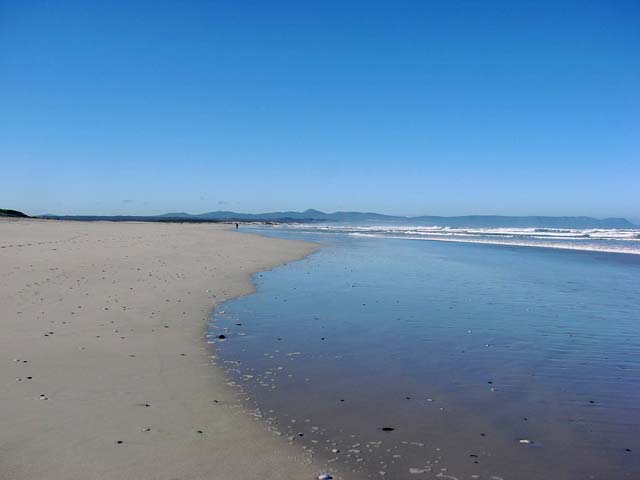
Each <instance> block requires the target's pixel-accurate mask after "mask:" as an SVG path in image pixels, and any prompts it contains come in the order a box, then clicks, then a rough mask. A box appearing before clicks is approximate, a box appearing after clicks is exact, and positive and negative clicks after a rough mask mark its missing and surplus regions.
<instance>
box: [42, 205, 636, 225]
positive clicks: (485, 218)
mask: <svg viewBox="0 0 640 480" xmlns="http://www.w3.org/2000/svg"><path fill="white" fill-rule="evenodd" d="M47 217H48V218H60V219H69V220H110V221H136V220H137V221H156V222H171V221H182V222H185V221H186V222H221V221H241V222H252V221H253V222H303V223H304V222H314V223H317V222H341V223H349V224H369V225H371V224H390V225H393V224H396V225H400V224H402V225H421V226H430V225H438V226H444V227H468V228H526V227H530V228H635V227H636V225H634V224H632V223H631V222H629V221H628V220H627V219H625V218H603V219H598V218H592V217H543V216H500V215H466V216H459V217H440V216H432V215H423V216H417V217H402V216H394V215H383V214H380V213H372V212H333V213H325V212H321V211H319V210H313V209H310V210H305V211H303V212H295V211H285V212H270V213H238V212H230V211H216V212H207V213H200V214H190V213H186V212H173V213H165V214H164V215H157V216H52V215H50V216H47Z"/></svg>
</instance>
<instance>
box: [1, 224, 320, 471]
mask: <svg viewBox="0 0 640 480" xmlns="http://www.w3.org/2000/svg"><path fill="white" fill-rule="evenodd" d="M317 248H318V247H317V246H316V245H313V244H309V243H304V242H298V241H289V240H281V239H273V238H266V237H262V236H258V235H253V234H243V233H240V234H239V233H237V232H234V231H230V229H229V228H228V226H221V225H219V224H165V223H163V224H154V223H112V222H77V221H74V222H64V221H49V220H0V302H1V304H2V307H3V308H2V311H3V314H4V315H3V317H4V318H3V319H2V324H1V325H0V328H2V335H1V336H0V351H2V362H0V379H1V381H0V397H1V398H2V399H3V401H2V407H1V408H2V415H0V478H2V479H17V480H18V479H19V480H23V479H37V478H38V479H39V478H48V479H53V480H56V479H60V480H62V479H85V478H105V479H110V478H114V479H115V478H118V479H141V478H144V479H156V478H157V479H178V478H180V479H199V478H214V479H215V478H233V479H244V478H247V479H249V478H261V479H271V478H273V479H276V478H278V479H280V478H314V475H315V476H317V474H318V473H319V471H320V466H319V465H316V464H314V463H313V461H312V460H311V459H310V458H309V457H308V456H307V455H306V454H305V453H304V451H303V450H302V449H299V448H297V447H295V446H291V445H289V444H287V443H286V442H284V441H281V440H280V439H278V438H276V437H274V436H273V435H272V434H271V433H269V432H268V431H267V430H266V428H265V426H264V425H263V424H262V423H261V422H258V421H254V420H252V419H251V418H250V417H249V416H248V415H247V414H246V412H245V411H244V409H243V408H242V407H241V405H240V402H239V401H238V399H237V392H235V391H234V390H233V389H232V388H231V387H229V386H228V385H227V381H228V380H227V378H226V377H225V375H224V372H223V369H222V368H220V367H217V366H212V365H211V358H210V357H211V352H210V350H209V348H208V345H207V344H206V342H205V339H204V335H205V332H206V329H207V323H208V320H209V315H210V313H211V311H212V310H213V309H214V308H215V307H216V306H217V305H218V304H220V303H222V302H224V301H227V300H229V299H231V298H235V297H237V296H241V295H246V294H249V293H251V292H252V291H254V285H253V282H252V274H254V273H256V272H258V271H261V270H266V269H269V268H273V267H275V266H278V265H281V264H284V263H287V262H289V261H294V260H297V259H300V258H303V257H304V256H306V255H308V254H310V253H312V252H313V251H315V250H316V249H317Z"/></svg>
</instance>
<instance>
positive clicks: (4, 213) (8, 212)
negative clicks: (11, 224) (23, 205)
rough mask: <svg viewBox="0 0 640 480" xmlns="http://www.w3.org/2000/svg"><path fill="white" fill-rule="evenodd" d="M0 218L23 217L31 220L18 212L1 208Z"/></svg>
mask: <svg viewBox="0 0 640 480" xmlns="http://www.w3.org/2000/svg"><path fill="white" fill-rule="evenodd" d="M0 217H21V218H29V215H27V214H25V213H22V212H19V211H18V210H7V209H4V208H0Z"/></svg>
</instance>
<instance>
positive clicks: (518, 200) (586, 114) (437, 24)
mask: <svg viewBox="0 0 640 480" xmlns="http://www.w3.org/2000/svg"><path fill="white" fill-rule="evenodd" d="M0 175H1V177H0V179H1V184H0V207H1V208H16V209H21V210H24V211H26V212H28V213H35V214H37V213H61V214H62V213H71V214H89V213H93V214H154V213H163V212H167V211H189V212H193V213H200V212H205V211H212V210H219V209H223V210H235V211H248V212H261V211H271V210H283V209H294V210H303V209H306V208H318V209H321V210H325V211H334V210H367V211H379V212H383V213H394V214H442V215H456V214H541V215H592V216H597V217H603V216H626V217H629V218H632V219H634V220H636V221H637V220H640V3H639V2H637V1H634V0H632V1H611V2H605V1H601V2H590V1H587V0H581V1H576V2H571V1H558V0H553V1H549V2H545V1H516V0H506V1H503V2H499V1H496V2H492V1H448V0H442V1H426V0H425V1H415V2H402V1H386V2H377V1H361V2H356V1H352V2H348V1H346V0H342V1H335V2H330V1H320V0H317V1H313V2H312V1H302V0H296V1H291V2H278V1H261V0H259V1H251V2H249V1H241V0H231V1H228V2H227V1H211V2H195V1H192V2H178V1H173V2H163V1H155V0H154V1H149V2H136V1H121V2H118V1H113V2H87V1H78V2H71V1H64V2H62V1H51V0H50V1H24V0H17V1H11V0H0Z"/></svg>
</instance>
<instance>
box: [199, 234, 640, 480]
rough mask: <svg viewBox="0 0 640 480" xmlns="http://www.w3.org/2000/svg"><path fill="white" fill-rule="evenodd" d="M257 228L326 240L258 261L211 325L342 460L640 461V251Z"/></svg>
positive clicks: (286, 419) (604, 470)
mask: <svg viewBox="0 0 640 480" xmlns="http://www.w3.org/2000/svg"><path fill="white" fill-rule="evenodd" d="M256 231H258V232H260V233H262V234H267V235H275V236H280V237H286V238H300V239H306V240H311V241H320V242H322V243H323V244H324V248H322V249H321V250H320V251H318V252H317V253H315V254H313V255H311V256H309V257H307V258H305V259H303V260H301V261H298V262H293V263H290V264H288V265H285V266H282V267H279V268H276V269H274V270H271V271H268V272H263V273H260V274H257V275H256V276H255V283H256V286H257V292H256V293H255V294H253V295H249V296H245V297H242V298H239V299H236V300H232V301H230V302H227V303H225V304H223V305H222V306H221V307H220V308H219V309H218V310H217V311H216V312H215V313H214V318H213V321H212V323H211V327H210V338H211V339H212V340H211V341H212V342H214V344H215V345H214V349H215V353H216V355H217V357H218V362H219V363H220V364H222V365H223V366H224V367H225V369H226V372H227V375H228V376H229V377H230V381H231V382H233V383H234V384H235V385H237V386H238V388H239V391H241V392H242V398H243V399H245V400H246V402H247V406H248V407H250V408H252V409H254V410H255V413H256V414H257V415H259V416H260V417H261V418H262V419H263V421H264V422H265V426H266V427H267V428H269V429H271V430H272V431H273V432H274V434H275V435H280V436H282V437H283V438H284V439H286V441H289V442H292V443H299V444H301V445H302V446H303V447H304V448H305V449H307V450H308V451H309V452H312V453H313V454H314V455H315V457H316V458H317V459H318V461H321V462H324V463H325V464H326V466H327V469H328V470H329V471H330V472H332V473H334V474H336V475H339V476H341V477H343V478H387V479H388V478H392V479H396V478H416V479H420V478H458V479H470V478H478V479H494V480H496V479H500V478H502V479H504V480H507V479H521V480H527V479H542V478H544V479H582V478H593V479H612V478H640V433H639V432H640V256H637V255H631V254H621V253H605V252H594V251H579V250H562V249H555V248H531V247H523V246H513V245H491V244H474V243H448V242H434V241H415V240H412V239H405V238H386V237H384V236H376V237H363V236H359V235H350V233H353V232H336V231H333V230H332V231H324V232H322V231H318V230H296V229H294V230H293V231H292V230H291V229H288V230H282V229H257V230H256ZM220 334H224V335H225V337H226V339H224V340H223V341H220V340H218V339H217V337H218V335H220Z"/></svg>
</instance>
